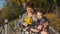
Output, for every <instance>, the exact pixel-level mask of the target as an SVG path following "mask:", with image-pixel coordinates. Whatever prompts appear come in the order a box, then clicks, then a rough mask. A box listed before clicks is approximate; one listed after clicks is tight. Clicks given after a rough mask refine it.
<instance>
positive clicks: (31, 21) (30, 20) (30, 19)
mask: <svg viewBox="0 0 60 34" xmlns="http://www.w3.org/2000/svg"><path fill="white" fill-rule="evenodd" d="M24 21H25V22H26V23H27V24H29V25H31V24H32V23H33V19H32V18H31V17H27V18H25V19H24Z"/></svg>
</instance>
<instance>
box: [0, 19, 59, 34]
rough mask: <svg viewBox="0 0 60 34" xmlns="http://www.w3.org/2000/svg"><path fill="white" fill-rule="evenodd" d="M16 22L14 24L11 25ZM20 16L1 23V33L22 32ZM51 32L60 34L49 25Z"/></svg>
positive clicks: (17, 33)
mask: <svg viewBox="0 0 60 34" xmlns="http://www.w3.org/2000/svg"><path fill="white" fill-rule="evenodd" d="M12 23H14V25H11V24H12ZM18 24H19V18H18V19H16V20H12V21H8V20H7V19H5V23H3V24H0V34H20V30H19V25H18ZM49 31H50V34H59V32H57V31H56V30H55V29H54V28H53V27H51V26H50V27H49Z"/></svg>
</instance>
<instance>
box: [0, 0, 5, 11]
mask: <svg viewBox="0 0 60 34" xmlns="http://www.w3.org/2000/svg"><path fill="white" fill-rule="evenodd" d="M4 3H5V0H0V10H1V9H2V8H3V5H4Z"/></svg>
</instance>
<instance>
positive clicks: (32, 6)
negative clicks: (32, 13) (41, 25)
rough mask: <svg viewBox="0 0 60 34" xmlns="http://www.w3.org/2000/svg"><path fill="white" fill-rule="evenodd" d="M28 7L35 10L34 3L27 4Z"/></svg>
mask: <svg viewBox="0 0 60 34" xmlns="http://www.w3.org/2000/svg"><path fill="white" fill-rule="evenodd" d="M26 7H31V8H34V4H33V3H32V2H27V3H26Z"/></svg>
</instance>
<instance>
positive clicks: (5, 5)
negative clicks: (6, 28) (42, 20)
mask: <svg viewBox="0 0 60 34" xmlns="http://www.w3.org/2000/svg"><path fill="white" fill-rule="evenodd" d="M26 2H33V3H34V9H35V10H37V9H39V8H40V9H42V10H44V11H45V12H46V17H47V18H48V19H49V20H50V25H51V26H52V27H53V28H54V29H55V30H57V31H58V32H60V0H0V24H2V23H4V19H8V20H14V19H16V18H19V15H22V14H23V13H25V4H26Z"/></svg>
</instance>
